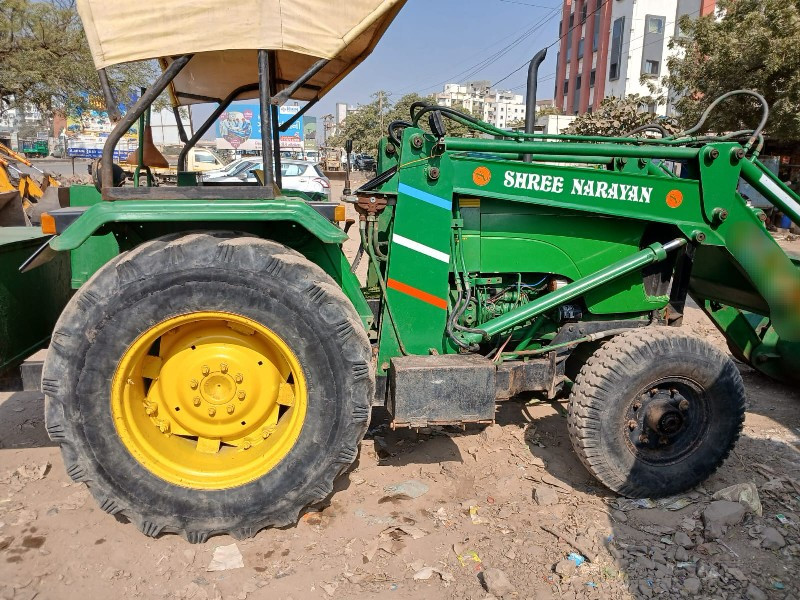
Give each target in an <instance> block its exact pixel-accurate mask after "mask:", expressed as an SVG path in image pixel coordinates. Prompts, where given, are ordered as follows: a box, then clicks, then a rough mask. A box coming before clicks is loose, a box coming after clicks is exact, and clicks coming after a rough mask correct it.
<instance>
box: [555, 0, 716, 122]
mask: <svg viewBox="0 0 800 600" xmlns="http://www.w3.org/2000/svg"><path fill="white" fill-rule="evenodd" d="M715 3H716V2H715V0H564V6H563V9H562V20H561V26H560V32H561V36H562V37H561V46H560V49H559V53H558V66H557V69H556V87H555V95H554V98H555V104H556V106H557V107H558V108H559V109H561V110H562V111H563V112H564V113H566V114H570V115H572V114H582V113H585V112H590V111H592V110H594V109H597V107H598V106H600V102H601V101H602V99H603V98H605V97H606V96H618V97H622V96H627V95H628V94H641V95H648V94H649V90H648V87H647V85H646V80H647V79H654V80H656V79H660V78H661V77H663V76H665V75H667V74H668V73H667V64H666V61H667V57H668V51H669V48H668V46H669V42H670V40H671V39H672V38H673V37H676V36H679V35H680V27H679V25H678V21H679V19H680V17H682V16H683V15H688V16H689V17H697V16H704V15H707V14H710V13H712V12H713V11H714V6H715ZM643 79H644V82H643ZM650 108H651V109H653V110H654V112H659V113H661V114H665V113H667V112H669V110H670V107H669V106H659V107H655V106H652V107H650Z"/></svg>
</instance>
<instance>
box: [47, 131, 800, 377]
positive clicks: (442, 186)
mask: <svg viewBox="0 0 800 600" xmlns="http://www.w3.org/2000/svg"><path fill="white" fill-rule="evenodd" d="M482 131H485V132H487V133H496V132H493V130H492V128H491V127H490V126H488V125H487V126H486V127H484V128H483V129H482ZM500 135H501V134H498V136H500ZM503 137H506V138H507V137H514V136H505V135H503ZM545 139H547V140H549V141H544V140H545ZM686 141H687V140H669V139H667V140H634V139H628V138H620V139H612V140H608V139H604V138H596V137H591V138H590V137H580V136H560V137H559V136H555V137H554V136H518V137H517V138H516V139H485V138H444V139H443V140H437V139H436V138H434V137H433V136H431V135H430V134H426V133H425V132H424V131H422V130H421V129H416V128H414V127H408V128H406V129H405V130H404V131H403V132H402V139H401V144H400V147H399V148H394V146H393V145H392V146H390V145H389V143H388V142H387V141H386V140H383V141H382V142H381V145H380V147H379V152H378V163H379V171H384V170H386V169H389V168H391V167H396V168H397V172H396V174H395V175H394V176H393V177H392V178H391V179H389V180H388V181H387V182H385V183H384V184H383V185H382V186H381V187H380V188H379V189H378V190H375V191H374V192H371V193H375V194H376V195H381V196H384V197H387V198H388V199H390V200H392V201H393V202H392V203H390V206H389V207H388V208H387V209H386V210H385V211H384V212H383V213H382V214H381V215H379V216H378V217H377V219H374V218H373V217H370V219H369V220H368V221H365V222H364V223H363V225H364V229H363V240H364V242H365V243H366V244H367V245H368V246H369V251H368V252H367V254H368V255H369V256H370V257H371V259H372V260H371V261H370V262H371V265H370V269H369V275H368V282H367V287H366V288H365V289H359V284H358V282H357V280H356V278H355V276H353V275H352V273H350V269H349V265H348V264H347V261H346V260H345V257H344V255H343V253H342V251H341V247H340V244H341V243H342V242H343V241H344V240H345V239H346V236H345V234H344V233H343V232H342V231H341V230H340V229H339V228H338V227H336V226H334V225H332V224H331V223H329V222H328V221H326V220H325V219H324V218H323V217H321V216H320V215H319V214H318V213H316V212H315V211H313V209H311V208H310V207H308V206H307V205H306V204H305V203H304V202H302V201H301V199H298V200H294V199H290V198H286V197H282V198H280V199H277V200H275V201H261V200H258V201H242V200H226V199H220V200H214V201H200V200H176V201H126V202H116V203H103V204H102V205H98V206H94V207H92V208H91V209H90V210H89V211H87V213H86V214H85V215H84V216H82V217H81V219H79V220H78V221H77V222H76V223H75V224H74V225H73V226H71V227H70V228H69V229H68V230H67V231H66V232H65V233H64V234H63V235H61V236H59V237H58V238H56V239H54V240H53V242H52V243H51V246H52V247H53V248H54V249H72V248H77V247H79V246H80V245H81V244H82V243H84V242H85V241H86V240H87V239H88V238H89V237H90V236H92V235H93V234H94V233H95V232H97V231H98V230H102V229H101V228H103V227H104V226H107V225H113V226H114V227H118V224H123V223H127V224H134V225H136V229H135V231H136V232H138V233H137V234H136V235H139V236H142V237H145V238H146V237H147V236H153V235H156V234H160V233H165V232H167V231H169V230H170V228H172V229H177V228H186V227H195V224H196V226H197V227H218V226H220V225H223V226H224V225H226V224H229V225H230V224H234V223H235V224H236V227H237V228H241V230H243V231H251V232H253V233H254V234H256V235H264V236H265V237H271V238H272V239H276V240H277V241H280V242H282V243H286V244H287V245H290V246H291V247H293V248H296V249H298V250H299V251H300V252H302V253H303V254H304V255H305V256H307V257H308V258H309V259H310V260H312V261H314V262H316V263H317V264H319V265H320V266H322V268H323V269H325V270H326V272H328V273H329V274H330V275H331V276H332V277H333V278H334V279H335V280H336V281H337V283H338V284H339V285H340V286H341V287H342V289H343V290H344V292H345V293H346V294H347V296H348V297H349V298H350V299H351V300H352V301H353V304H354V306H355V307H356V309H357V311H358V312H359V314H360V315H361V317H362V321H363V323H364V325H365V327H366V328H368V329H369V328H372V329H373V335H374V336H376V337H377V339H378V344H377V367H378V373H379V374H386V370H387V369H388V365H389V362H390V359H391V358H393V357H396V356H398V355H400V354H403V353H409V354H429V353H455V352H460V351H462V349H463V347H464V346H466V345H469V344H476V343H477V344H482V346H481V350H482V351H483V352H487V351H488V350H489V349H490V348H491V347H492V346H494V348H495V349H496V350H499V346H500V343H501V342H503V341H504V340H505V341H506V343H508V341H511V342H512V346H511V347H510V348H508V349H507V350H506V351H504V352H503V353H502V356H503V358H504V359H506V358H508V357H510V358H511V359H514V357H515V351H516V352H523V351H524V350H525V349H527V348H532V349H533V351H535V352H539V351H541V350H542V349H545V348H546V347H547V345H548V344H550V343H551V342H552V340H553V339H554V337H555V335H556V333H557V331H558V330H559V328H560V327H561V325H562V324H563V317H561V316H559V314H560V313H559V309H561V308H563V307H564V305H565V303H569V302H574V303H576V306H577V307H578V308H579V309H581V310H582V311H583V313H582V315H581V317H580V318H581V319H583V320H584V321H591V320H604V321H614V322H618V321H624V320H639V321H641V320H645V319H646V320H648V321H649V320H650V319H653V318H659V317H660V318H664V317H665V315H666V314H667V311H668V303H669V297H668V296H667V292H668V290H669V282H670V279H671V277H672V275H673V268H674V263H675V261H674V260H673V256H674V255H673V254H670V255H667V252H666V251H665V246H664V244H665V243H666V242H670V244H668V246H667V247H669V248H670V249H675V248H677V247H679V246H683V245H689V244H691V248H692V250H693V257H694V266H693V270H692V272H691V277H690V279H689V293H690V294H691V296H692V297H693V298H694V299H695V300H696V301H697V302H698V304H700V305H701V306H702V307H703V308H704V310H706V312H707V313H708V314H709V316H710V317H711V318H712V320H713V321H714V322H715V323H716V325H717V327H719V329H720V330H721V331H722V332H723V333H724V334H725V335H726V337H727V339H728V341H729V343H730V345H731V347H732V348H734V350H735V351H736V352H737V353H738V354H739V355H741V356H742V357H744V359H745V360H748V361H750V362H751V363H752V364H753V365H754V366H755V368H757V369H759V370H761V371H762V372H764V373H767V374H769V375H771V376H773V377H776V378H778V379H781V378H783V379H785V380H787V379H792V378H797V377H798V374H800V310H798V306H800V268H799V267H798V263H797V262H796V261H793V260H792V259H791V258H789V257H788V256H787V255H786V253H785V252H783V250H782V249H781V248H780V247H779V246H778V245H777V243H775V241H774V240H773V239H772V237H771V236H770V234H769V233H768V232H767V231H766V229H765V227H764V224H763V222H762V221H761V220H760V217H761V214H760V212H759V211H757V210H753V209H752V208H751V207H748V206H747V204H746V202H745V201H744V199H743V198H742V197H741V196H740V195H739V194H738V192H737V184H738V181H739V180H740V178H744V179H745V180H746V181H748V182H750V183H751V184H752V185H753V186H754V187H756V189H758V190H759V191H760V192H761V193H762V194H764V195H765V196H766V197H767V198H768V199H770V200H771V201H772V202H774V203H775V205H776V206H778V207H779V208H781V209H782V210H783V211H784V212H785V213H786V214H789V215H790V216H791V217H792V218H793V219H796V220H800V198H798V197H797V196H796V195H795V194H793V193H792V192H791V191H790V190H788V189H787V188H786V187H785V186H783V184H782V183H780V182H779V181H777V180H776V178H774V177H773V176H771V175H770V174H769V173H768V172H767V171H766V169H764V168H763V166H762V165H761V164H760V163H758V161H757V160H754V159H747V158H744V152H743V149H742V147H741V146H740V145H739V144H737V143H734V142H728V141H717V142H713V143H706V144H705V145H702V146H700V147H691V148H690V147H687V146H686V145H683V144H684V143H685V142H686ZM392 148H394V150H392ZM523 154H531V155H533V162H530V163H527V162H524V161H522V160H521V156H522V155H523ZM669 161H671V162H670V163H669V164H673V163H678V162H679V163H680V164H681V168H682V173H681V177H676V176H675V175H674V174H673V173H672V172H671V171H670V170H669V169H668V168H667V166H666V164H667V162H669ZM220 193H221V194H224V190H222V189H221V190H220ZM373 221H374V222H375V223H376V227H377V234H375V233H374V231H373V229H372V224H373ZM120 231H122V229H115V232H117V239H118V240H121V241H122V243H121V246H122V247H124V248H128V247H132V246H133V245H135V244H136V243H138V241H137V238H136V235H128V234H122V233H120ZM126 231H131V228H130V227H128V229H127V230H126ZM159 232H160V233H159ZM373 237H375V241H376V242H377V244H378V249H377V250H375V249H374V248H373V247H372V241H373ZM384 252H385V255H386V256H385V257H384V256H383V254H384ZM381 280H382V281H381ZM543 282H546V283H544V285H542V284H543ZM379 284H381V285H379ZM381 287H385V294H382V296H383V298H382V300H383V302H382V306H381V309H380V317H379V319H378V321H377V323H373V318H372V313H371V311H370V309H369V306H368V304H367V302H366V299H365V296H374V295H375V294H376V293H378V294H380V291H379V288H381ZM551 290H555V291H551ZM392 317H393V319H392ZM392 321H394V323H392ZM451 329H452V332H451V331H450V330H451ZM470 329H471V330H470ZM472 349H474V346H473V347H472ZM519 356H521V355H519Z"/></svg>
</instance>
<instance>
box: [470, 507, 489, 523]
mask: <svg viewBox="0 0 800 600" xmlns="http://www.w3.org/2000/svg"><path fill="white" fill-rule="evenodd" d="M478 508H479V507H477V506H470V507H469V518H470V519H471V520H472V523H473V525H483V524H484V523H486V522H487V521H486V519H482V518H481V517H479V516H478Z"/></svg>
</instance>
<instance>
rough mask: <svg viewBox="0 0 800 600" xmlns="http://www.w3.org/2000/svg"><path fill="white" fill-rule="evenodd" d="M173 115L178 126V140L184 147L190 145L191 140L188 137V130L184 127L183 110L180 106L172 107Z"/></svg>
mask: <svg viewBox="0 0 800 600" xmlns="http://www.w3.org/2000/svg"><path fill="white" fill-rule="evenodd" d="M172 114H173V115H175V124H176V125H177V126H178V138H180V140H181V142H183V144H184V145H186V144H188V143H189V138H188V137H187V136H186V129H185V128H184V126H183V119H181V109H180V107H179V106H173V107H172Z"/></svg>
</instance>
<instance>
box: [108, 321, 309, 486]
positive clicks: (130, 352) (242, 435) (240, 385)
mask: <svg viewBox="0 0 800 600" xmlns="http://www.w3.org/2000/svg"><path fill="white" fill-rule="evenodd" d="M111 385H112V387H111V416H112V418H113V419H114V425H115V426H116V429H117V433H118V434H119V437H120V440H121V441H122V443H123V444H124V445H125V447H126V448H127V449H128V451H129V452H130V453H131V454H132V455H133V456H134V457H135V458H136V460H138V461H139V462H140V463H141V464H142V465H143V466H144V467H145V468H147V469H148V470H149V471H150V472H151V473H153V474H154V475H156V476H158V477H160V478H161V479H163V480H165V481H168V482H169V483H172V484H175V485H179V486H182V487H188V488H200V489H225V488H231V487H236V486H239V485H243V484H245V483H248V482H250V481H254V480H256V479H258V478H259V477H262V476H263V475H265V474H266V473H268V472H269V471H270V470H271V469H272V468H274V467H275V465H277V464H278V463H279V462H280V461H281V460H282V459H283V458H284V457H285V456H286V455H287V454H288V453H289V451H290V450H291V449H292V447H293V446H294V444H295V442H296V441H297V438H298V437H299V436H300V430H301V429H302V427H303V421H304V420H305V415H306V407H307V387H306V380H305V377H304V375H303V371H302V369H301V368H300V363H299V362H298V360H297V357H296V356H295V355H294V353H293V352H292V351H291V349H290V348H289V346H288V345H287V344H286V342H285V341H283V340H282V339H281V338H280V337H279V336H278V335H276V334H275V333H274V332H273V331H271V330H270V329H268V328H267V327H264V326H263V325H261V324H260V323H257V322H255V321H253V320H252V319H248V318H247V317H243V316H241V315H235V314H231V313H225V312H194V313H189V314H185V315H181V316H178V317H173V318H171V319H167V320H166V321H162V322H161V323H159V324H158V325H155V326H154V327H151V328H150V329H148V330H147V331H145V332H144V333H143V334H142V335H140V336H139V337H138V338H137V339H136V341H134V342H133V343H132V344H131V345H130V347H129V348H128V349H127V350H126V352H125V354H124V355H123V356H122V358H121V359H120V362H119V365H118V366H117V369H116V371H115V373H114V378H113V380H112V384H111Z"/></svg>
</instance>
